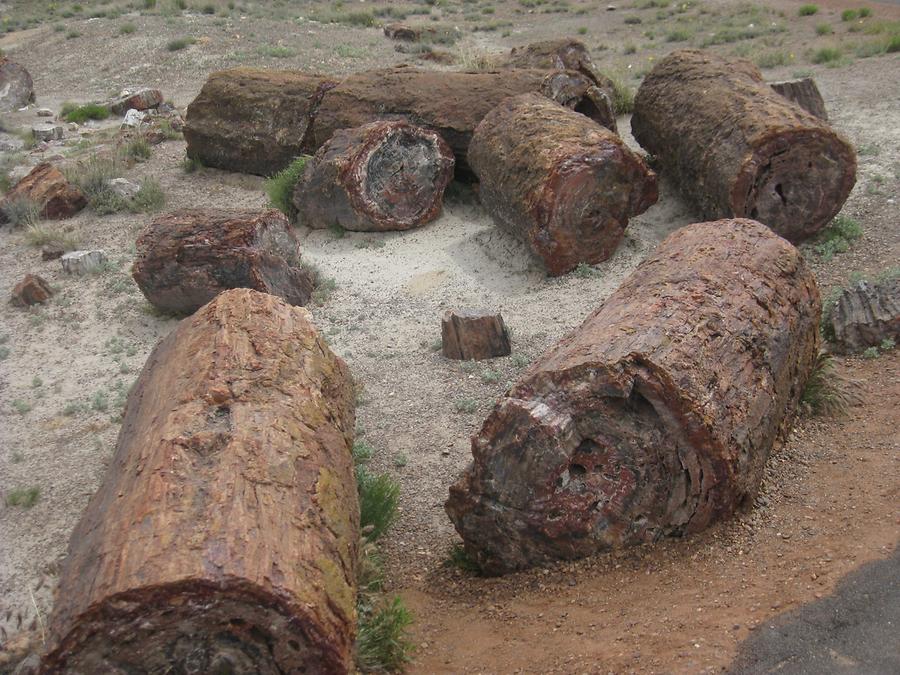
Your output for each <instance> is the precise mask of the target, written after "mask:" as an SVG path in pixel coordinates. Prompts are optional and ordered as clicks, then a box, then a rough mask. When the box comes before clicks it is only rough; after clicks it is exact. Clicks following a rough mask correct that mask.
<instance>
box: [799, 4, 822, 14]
mask: <svg viewBox="0 0 900 675" xmlns="http://www.w3.org/2000/svg"><path fill="white" fill-rule="evenodd" d="M818 11H819V6H818V5H801V6H800V9H799V10H798V14H799V15H800V16H812V15H813V14H816V13H818Z"/></svg>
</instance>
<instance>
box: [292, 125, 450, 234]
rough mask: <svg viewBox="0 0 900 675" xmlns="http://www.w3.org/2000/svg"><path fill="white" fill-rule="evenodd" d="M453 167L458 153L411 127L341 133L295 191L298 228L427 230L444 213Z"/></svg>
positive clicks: (310, 166)
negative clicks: (442, 209) (303, 226)
mask: <svg viewBox="0 0 900 675" xmlns="http://www.w3.org/2000/svg"><path fill="white" fill-rule="evenodd" d="M453 164H454V160H453V151H452V150H451V149H450V147H449V146H448V145H447V144H446V143H445V142H444V141H443V139H442V138H441V137H440V136H439V135H438V134H437V133H435V132H434V131H430V130H428V129H423V128H421V127H417V126H414V125H411V124H409V123H407V122H397V121H395V122H390V121H379V122H370V123H369V124H365V125H363V126H361V127H356V128H354V129H339V130H338V131H336V132H335V134H334V135H333V136H332V137H331V138H330V139H329V140H328V141H327V142H326V143H325V144H324V145H323V146H322V147H321V148H319V150H318V152H316V155H315V157H313V158H312V159H311V160H310V161H309V162H308V163H307V165H306V169H305V170H304V172H303V175H302V176H301V178H300V180H299V181H298V182H297V185H296V187H295V188H294V193H293V204H294V206H295V207H296V209H297V220H298V221H299V222H300V223H302V224H303V225H306V226H308V227H313V228H325V227H332V226H334V225H339V226H340V227H342V228H344V229H345V230H354V231H357V232H373V231H374V232H384V231H389V230H408V229H410V228H413V227H418V226H419V225H424V224H425V223H427V222H429V221H431V220H434V219H435V218H437V217H438V215H439V214H440V212H441V204H442V203H443V196H444V189H445V188H446V187H447V184H448V183H449V182H450V180H451V179H452V178H453Z"/></svg>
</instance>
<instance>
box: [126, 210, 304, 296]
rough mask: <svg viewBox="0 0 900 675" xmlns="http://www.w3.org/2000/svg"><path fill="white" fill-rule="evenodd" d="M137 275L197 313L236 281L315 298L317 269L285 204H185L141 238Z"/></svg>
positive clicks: (147, 290)
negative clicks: (305, 259) (305, 256)
mask: <svg viewBox="0 0 900 675" xmlns="http://www.w3.org/2000/svg"><path fill="white" fill-rule="evenodd" d="M131 273H132V276H133V277H134V280H135V282H137V285H138V287H139V288H140V289H141V292H142V293H143V294H144V296H145V297H146V298H147V300H149V301H150V303H151V304H153V305H154V306H156V307H158V308H159V309H162V310H163V311H167V312H176V313H190V312H193V311H195V310H196V309H198V308H199V307H201V306H203V305H204V304H206V303H207V302H209V301H210V300H212V299H213V298H214V297H216V296H217V295H218V294H219V293H221V292H222V291H225V290H228V289H229V288H252V289H254V290H257V291H262V292H264V293H271V294H272V295H277V296H279V297H281V298H284V299H285V300H287V301H288V302H289V303H290V304H292V305H305V304H306V303H307V302H309V298H310V295H311V294H312V292H313V288H314V279H313V275H312V274H311V273H310V272H309V270H307V269H304V268H303V267H301V264H300V244H299V243H298V242H297V237H296V235H295V234H294V230H293V228H292V227H291V224H290V222H288V219H287V218H286V217H285V216H284V214H283V213H281V212H280V211H276V210H274V209H270V210H268V211H229V210H220V209H182V210H179V211H174V212H172V213H167V214H164V215H162V216H158V217H157V218H155V219H154V220H152V221H151V222H150V224H149V225H148V226H147V228H146V229H145V230H144V232H143V233H142V234H141V235H140V237H138V240H137V255H136V256H135V260H134V265H133V267H132V271H131Z"/></svg>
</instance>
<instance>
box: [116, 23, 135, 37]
mask: <svg viewBox="0 0 900 675" xmlns="http://www.w3.org/2000/svg"><path fill="white" fill-rule="evenodd" d="M136 30H137V26H135V25H134V24H133V23H125V24H122V25H121V26H120V27H119V33H120V34H122V35H131V34H132V33H134V32H135V31H136Z"/></svg>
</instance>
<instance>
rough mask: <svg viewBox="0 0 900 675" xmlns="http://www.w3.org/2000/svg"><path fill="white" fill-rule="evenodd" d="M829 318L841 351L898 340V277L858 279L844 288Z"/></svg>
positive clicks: (899, 312) (854, 350)
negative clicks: (853, 284)
mask: <svg viewBox="0 0 900 675" xmlns="http://www.w3.org/2000/svg"><path fill="white" fill-rule="evenodd" d="M830 321H831V327H832V328H833V330H834V341H835V344H836V345H837V346H838V348H839V349H840V350H842V351H846V352H856V351H861V350H863V349H865V348H866V347H872V346H877V345H879V344H881V342H882V341H883V340H895V341H896V340H900V277H894V278H890V279H885V280H883V281H875V282H872V281H860V282H859V283H858V284H856V285H855V286H853V287H851V288H847V289H845V290H844V292H843V293H841V295H840V297H839V298H838V299H837V301H835V303H834V305H833V307H832V308H831V314H830Z"/></svg>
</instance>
